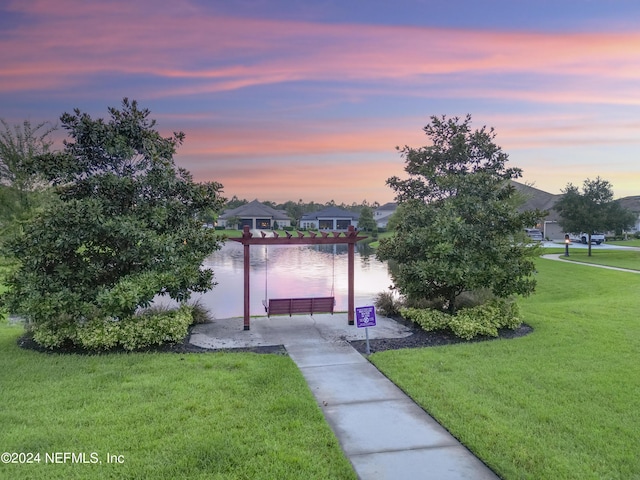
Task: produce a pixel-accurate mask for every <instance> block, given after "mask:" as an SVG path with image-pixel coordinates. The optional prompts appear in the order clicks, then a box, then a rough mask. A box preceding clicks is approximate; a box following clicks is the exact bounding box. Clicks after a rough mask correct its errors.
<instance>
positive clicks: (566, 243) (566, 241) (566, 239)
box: [564, 234, 571, 257]
mask: <svg viewBox="0 0 640 480" xmlns="http://www.w3.org/2000/svg"><path fill="white" fill-rule="evenodd" d="M570 243H571V240H570V239H569V234H565V236H564V256H565V257H568V256H569V244H570Z"/></svg>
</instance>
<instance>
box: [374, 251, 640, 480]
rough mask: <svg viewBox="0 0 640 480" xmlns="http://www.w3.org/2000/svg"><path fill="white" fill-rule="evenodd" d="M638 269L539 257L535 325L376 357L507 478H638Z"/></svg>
mask: <svg viewBox="0 0 640 480" xmlns="http://www.w3.org/2000/svg"><path fill="white" fill-rule="evenodd" d="M639 292H640V275H637V274H633V273H623V272H616V271H609V270H602V269H595V268H592V269H589V268H585V267H584V266H578V265H573V264H571V263H561V262H555V261H551V260H544V259H540V260H538V293H537V294H536V295H535V296H533V297H530V298H528V299H524V300H522V301H521V305H522V309H523V313H524V319H525V321H526V322H527V323H529V324H530V325H531V326H533V327H534V329H535V330H534V332H533V333H531V334H530V335H528V336H526V337H523V338H519V339H514V340H496V341H491V342H482V343H475V344H465V345H455V346H447V347H438V348H424V349H415V350H398V351H388V352H381V353H376V354H373V355H372V356H371V360H372V362H373V363H374V364H375V365H376V366H377V367H378V368H380V369H381V370H382V371H383V372H384V373H385V375H387V376H388V377H389V378H390V379H391V380H393V381H394V382H395V383H396V384H398V385H399V386H400V387H401V388H402V389H404V390H405V391H406V392H408V393H409V394H410V395H411V396H412V397H413V398H414V399H415V400H416V401H417V402H418V403H420V404H421V405H422V406H423V407H424V408H425V409H426V410H427V411H428V412H430V413H431V414H432V415H433V416H435V417H436V418H437V419H438V420H439V421H440V422H442V423H443V424H444V425H445V426H446V427H447V428H448V429H449V430H450V431H451V432H452V433H453V434H454V435H455V436H456V437H458V438H459V439H461V441H462V442H463V443H464V444H465V445H467V446H468V447H469V448H470V449H471V450H472V451H473V452H475V453H476V454H477V455H479V456H480V458H482V459H483V460H484V461H485V462H486V463H487V464H488V465H490V466H491V467H492V468H493V469H494V470H495V471H496V472H497V473H498V474H499V475H500V476H501V477H502V478H504V479H507V480H511V479H513V480H515V479H535V480H538V479H554V480H561V479H580V480H585V479H605V478H606V479H620V480H623V479H624V480H628V479H638V478H640V455H638V453H637V450H638V445H640V428H638V426H639V425H640V322H639V321H638V320H639V317H638V311H639V308H640V299H639V296H638V293H639Z"/></svg>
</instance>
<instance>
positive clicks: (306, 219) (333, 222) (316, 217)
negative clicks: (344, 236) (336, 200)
mask: <svg viewBox="0 0 640 480" xmlns="http://www.w3.org/2000/svg"><path fill="white" fill-rule="evenodd" d="M359 218H360V214H359V213H354V212H349V211H348V210H343V209H341V208H338V207H328V208H324V209H322V210H318V211H317V212H311V213H305V214H304V215H302V218H301V219H300V228H303V229H316V230H336V231H337V230H347V229H348V228H349V226H350V225H353V227H354V228H358V219H359Z"/></svg>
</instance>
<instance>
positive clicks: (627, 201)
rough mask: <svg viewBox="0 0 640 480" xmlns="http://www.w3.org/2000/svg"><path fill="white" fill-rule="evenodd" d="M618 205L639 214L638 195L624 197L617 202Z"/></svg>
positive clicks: (639, 199)
mask: <svg viewBox="0 0 640 480" xmlns="http://www.w3.org/2000/svg"><path fill="white" fill-rule="evenodd" d="M618 201H619V202H620V205H622V206H623V207H624V208H626V209H628V210H631V211H632V212H636V213H640V195H634V196H631V197H624V198H621V199H619V200H618Z"/></svg>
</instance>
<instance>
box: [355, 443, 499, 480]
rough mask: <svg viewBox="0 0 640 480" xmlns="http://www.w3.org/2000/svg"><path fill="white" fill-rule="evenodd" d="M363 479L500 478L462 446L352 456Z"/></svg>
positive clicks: (474, 479)
mask: <svg viewBox="0 0 640 480" xmlns="http://www.w3.org/2000/svg"><path fill="white" fill-rule="evenodd" d="M349 460H350V461H351V464H352V465H353V467H354V469H355V471H356V473H357V474H358V478H360V479H361V480H369V479H371V480H416V479H420V480H498V479H499V477H498V476H497V475H495V474H494V473H493V472H492V471H491V470H490V469H489V468H488V467H487V466H486V465H485V464H484V463H482V462H481V461H480V460H478V459H477V458H476V457H474V456H473V455H472V454H471V453H470V452H469V451H468V450H467V449H466V448H464V447H463V446H461V445H457V446H449V447H439V448H429V449H419V450H405V451H399V452H381V453H374V454H367V455H354V456H351V457H349Z"/></svg>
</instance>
